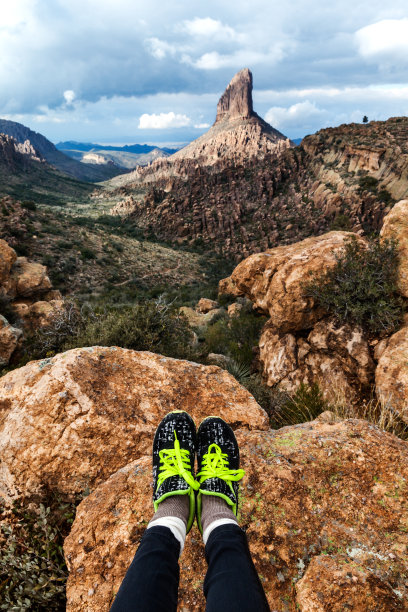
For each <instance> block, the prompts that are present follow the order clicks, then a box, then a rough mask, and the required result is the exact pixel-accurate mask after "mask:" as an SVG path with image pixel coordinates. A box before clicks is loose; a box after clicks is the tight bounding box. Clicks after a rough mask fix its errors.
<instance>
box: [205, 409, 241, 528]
mask: <svg viewBox="0 0 408 612" xmlns="http://www.w3.org/2000/svg"><path fill="white" fill-rule="evenodd" d="M197 461H198V473H197V477H196V478H197V481H198V482H199V483H200V489H199V491H198V495H197V523H198V527H199V529H200V531H201V533H202V531H203V527H202V523H201V509H202V496H203V495H214V496H216V497H221V498H222V499H224V500H225V501H226V502H227V504H228V506H229V507H230V508H231V510H232V511H233V513H234V514H235V516H237V513H238V488H239V485H238V481H239V480H241V479H242V478H243V476H244V474H245V472H244V470H240V469H239V448H238V442H237V440H236V438H235V435H234V432H233V431H232V429H231V427H230V426H229V425H227V423H226V422H225V421H223V420H222V419H220V418H219V417H208V418H206V419H204V421H203V422H202V423H201V425H200V427H199V428H198V432H197Z"/></svg>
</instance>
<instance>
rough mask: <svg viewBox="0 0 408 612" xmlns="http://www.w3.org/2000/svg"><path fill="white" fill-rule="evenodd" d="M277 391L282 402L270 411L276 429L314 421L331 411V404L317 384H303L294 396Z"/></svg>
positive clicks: (272, 423) (271, 421) (272, 424)
mask: <svg viewBox="0 0 408 612" xmlns="http://www.w3.org/2000/svg"><path fill="white" fill-rule="evenodd" d="M277 391H278V393H280V394H281V401H280V403H277V404H275V406H273V407H271V408H270V409H269V411H268V412H269V418H270V423H271V426H272V427H273V428H274V429H278V428H279V427H284V426H286V425H296V424H297V423H305V422H306V421H313V420H314V419H315V418H316V417H318V416H319V414H321V413H322V412H324V411H325V410H328V409H329V404H328V402H327V401H326V400H325V399H324V397H323V394H322V392H321V390H320V388H319V385H318V384H317V383H313V384H312V385H311V386H308V385H305V384H304V383H301V384H300V385H299V387H298V388H297V389H296V391H295V393H294V394H293V395H289V394H287V393H284V392H281V391H279V390H277Z"/></svg>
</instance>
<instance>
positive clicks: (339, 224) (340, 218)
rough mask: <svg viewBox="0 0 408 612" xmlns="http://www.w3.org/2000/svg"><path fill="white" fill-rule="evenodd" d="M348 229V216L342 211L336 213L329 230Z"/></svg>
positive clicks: (349, 222) (349, 227) (349, 223)
mask: <svg viewBox="0 0 408 612" xmlns="http://www.w3.org/2000/svg"><path fill="white" fill-rule="evenodd" d="M350 229H351V221H350V217H348V216H347V215H345V214H343V213H339V214H338V215H336V217H335V218H334V220H333V222H332V224H331V225H330V230H331V231H336V230H345V231H348V230H350Z"/></svg>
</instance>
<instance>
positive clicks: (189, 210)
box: [118, 117, 408, 261]
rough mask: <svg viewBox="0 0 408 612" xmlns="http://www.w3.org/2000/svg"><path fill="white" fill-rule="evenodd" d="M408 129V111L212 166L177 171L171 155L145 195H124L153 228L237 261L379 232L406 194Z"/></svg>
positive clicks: (188, 165)
mask: <svg viewBox="0 0 408 612" xmlns="http://www.w3.org/2000/svg"><path fill="white" fill-rule="evenodd" d="M221 123H222V121H221ZM216 125H217V124H216ZM215 127H216V126H215ZM407 134H408V118H404V117H401V118H394V119H389V120H388V121H385V122H372V123H370V124H369V125H356V124H352V125H344V126H340V127H338V128H330V129H326V130H321V131H320V132H318V133H317V134H314V135H312V136H308V137H306V138H305V139H304V140H303V142H302V145H301V146H299V147H296V148H293V149H289V150H284V151H283V152H281V153H280V155H279V156H277V155H275V154H265V155H264V157H263V159H260V158H257V159H256V160H252V161H250V160H241V161H239V162H235V161H233V160H230V161H229V162H228V163H227V162H226V159H227V158H225V159H224V160H219V161H218V162H216V163H215V164H213V165H212V166H207V167H205V166H202V165H201V164H196V163H195V162H194V160H184V161H182V160H176V162H175V163H174V164H173V167H172V173H171V174H169V173H168V172H167V166H165V164H166V162H163V164H164V165H162V166H160V167H159V165H158V166H157V168H158V171H157V174H156V180H155V182H154V183H153V184H151V185H150V186H149V185H148V184H146V185H145V191H146V193H145V195H141V194H140V191H139V192H138V191H137V190H138V189H140V184H139V185H136V184H135V185H128V186H124V187H122V188H121V189H120V190H119V191H118V192H120V193H121V194H122V195H123V198H124V199H126V198H127V197H129V196H132V195H133V196H134V205H133V212H132V207H128V208H127V209H126V210H127V212H128V214H132V216H133V218H134V219H135V220H137V223H138V224H139V225H140V226H141V227H144V228H146V230H147V231H149V232H151V233H154V234H156V235H158V236H160V237H162V238H165V239H166V240H176V241H178V242H184V243H189V242H190V243H194V241H195V240H199V241H200V242H204V243H206V244H207V245H208V246H209V248H214V249H216V250H217V251H219V252H222V253H224V254H225V255H228V256H232V257H234V258H235V259H236V260H237V261H239V260H241V259H242V258H243V257H245V256H247V255H250V254H251V253H254V252H257V251H261V250H265V249H268V248H271V247H275V246H277V245H279V244H289V243H292V242H295V241H297V240H301V239H303V238H306V237H307V236H313V235H318V234H322V233H324V232H326V231H328V230H329V229H350V230H352V231H354V232H360V233H361V232H371V231H379V229H380V227H381V224H382V219H383V217H384V215H385V214H387V213H388V212H389V211H390V209H391V207H392V205H393V204H394V203H395V200H396V199H399V198H403V197H406V196H407V195H408V145H407V142H408V140H407ZM199 140H200V139H199ZM198 142H199V141H197V143H198ZM279 142H282V141H279ZM157 163H158V164H159V162H157ZM122 211H123V208H122Z"/></svg>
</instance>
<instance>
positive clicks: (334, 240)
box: [219, 232, 365, 333]
mask: <svg viewBox="0 0 408 612" xmlns="http://www.w3.org/2000/svg"><path fill="white" fill-rule="evenodd" d="M351 236H356V235H355V234H352V233H351V232H329V233H328V234H323V235H322V236H313V237H312V238H306V239H305V240H302V241H301V242H296V243H295V244H291V245H289V246H279V247H276V248H275V249H270V250H268V251H266V252H265V253H257V254H255V255H251V256H250V257H248V258H247V259H244V261H242V262H241V263H240V264H238V266H237V267H236V268H235V270H234V271H233V273H232V274H231V277H230V279H228V280H223V281H221V283H220V286H219V289H220V292H224V290H225V289H226V288H228V290H229V293H231V292H232V294H233V295H236V296H238V295H241V296H243V295H244V296H246V297H248V298H249V299H250V300H252V302H253V303H254V306H255V308H257V309H258V310H260V311H261V312H263V313H265V314H269V316H270V317H271V325H272V326H273V327H275V328H276V329H277V330H279V331H280V332H283V333H286V332H293V331H296V330H300V329H307V328H308V327H312V325H313V324H314V323H316V321H318V320H319V319H321V318H322V317H323V315H324V311H322V309H321V308H317V307H316V306H315V304H314V300H313V299H312V298H311V297H305V295H304V291H303V288H302V285H303V283H304V282H305V281H307V279H308V277H309V274H310V273H315V272H321V271H325V270H327V269H328V268H330V267H331V266H334V265H335V263H336V259H335V256H336V255H338V254H339V253H340V252H341V251H342V249H343V248H344V241H345V240H346V239H348V238H350V237H351ZM357 240H359V241H360V242H361V243H363V244H365V240H364V239H363V238H361V237H357Z"/></svg>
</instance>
